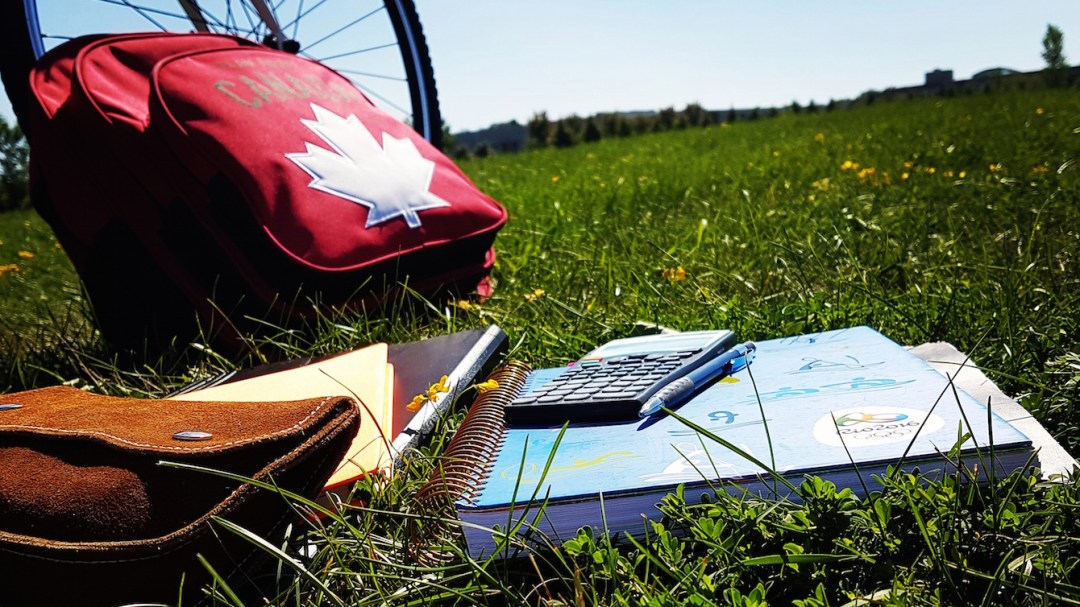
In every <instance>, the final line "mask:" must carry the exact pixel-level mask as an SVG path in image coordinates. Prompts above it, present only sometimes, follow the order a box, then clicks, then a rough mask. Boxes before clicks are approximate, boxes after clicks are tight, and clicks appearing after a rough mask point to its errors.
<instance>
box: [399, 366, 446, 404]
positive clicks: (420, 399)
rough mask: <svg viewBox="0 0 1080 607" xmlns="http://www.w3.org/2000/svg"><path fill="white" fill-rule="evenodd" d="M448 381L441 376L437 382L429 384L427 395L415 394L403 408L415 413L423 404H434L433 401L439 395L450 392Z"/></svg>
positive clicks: (444, 376)
mask: <svg viewBox="0 0 1080 607" xmlns="http://www.w3.org/2000/svg"><path fill="white" fill-rule="evenodd" d="M449 379H450V378H449V377H448V376H446V375H443V376H442V377H441V378H439V381H437V382H435V383H433V384H431V386H430V387H428V389H427V394H417V395H416V396H414V397H413V399H412V400H411V401H410V402H409V404H407V405H405V408H406V409H408V410H409V411H414V412H415V411H419V410H420V407H423V406H424V403H425V402H434V401H435V399H436V398H438V397H439V394H440V393H442V392H449V391H450V382H449Z"/></svg>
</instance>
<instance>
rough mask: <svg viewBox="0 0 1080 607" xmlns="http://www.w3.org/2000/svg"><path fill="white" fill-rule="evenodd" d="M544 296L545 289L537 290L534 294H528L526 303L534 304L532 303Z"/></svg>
mask: <svg viewBox="0 0 1080 607" xmlns="http://www.w3.org/2000/svg"><path fill="white" fill-rule="evenodd" d="M543 296H544V290H543V289H536V290H534V291H533V292H532V293H528V294H527V295H525V301H527V302H529V303H532V302H534V301H536V300H537V299H540V298H541V297H543Z"/></svg>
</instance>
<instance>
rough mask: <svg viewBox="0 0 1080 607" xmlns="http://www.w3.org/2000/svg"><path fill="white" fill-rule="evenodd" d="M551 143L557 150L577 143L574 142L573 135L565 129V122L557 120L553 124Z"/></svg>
mask: <svg viewBox="0 0 1080 607" xmlns="http://www.w3.org/2000/svg"><path fill="white" fill-rule="evenodd" d="M552 142H553V143H554V144H555V147H557V148H568V147H570V146H572V145H574V144H575V143H577V141H575V140H574V135H573V134H572V133H571V132H570V129H569V128H567V126H566V121H565V120H559V121H558V122H556V123H555V136H554V137H553V138H552Z"/></svg>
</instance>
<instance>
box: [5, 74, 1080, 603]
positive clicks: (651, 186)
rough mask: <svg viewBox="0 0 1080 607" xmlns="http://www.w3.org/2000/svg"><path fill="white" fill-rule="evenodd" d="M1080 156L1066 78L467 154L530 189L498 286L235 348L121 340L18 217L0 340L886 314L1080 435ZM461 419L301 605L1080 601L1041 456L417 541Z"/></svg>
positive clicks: (1078, 548)
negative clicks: (508, 545) (623, 533)
mask: <svg viewBox="0 0 1080 607" xmlns="http://www.w3.org/2000/svg"><path fill="white" fill-rule="evenodd" d="M1078 161H1080V96H1077V95H1076V94H1075V91H1045V90H1040V91H1019V92H1011V93H1000V94H996V95H979V96H965V97H956V98H950V99H925V100H915V101H903V102H899V101H898V102H889V103H878V104H875V105H872V106H869V107H863V108H857V109H852V110H847V111H837V112H832V113H817V114H802V115H784V116H781V117H779V118H776V119H768V120H762V121H758V122H744V123H735V124H732V125H728V126H712V127H709V128H706V129H701V130H688V131H681V132H672V133H663V134H655V135H647V136H641V137H636V138H630V139H622V140H605V141H603V142H600V143H599V144H592V145H582V146H578V147H575V148H570V149H565V150H538V151H535V152H529V153H524V154H520V155H513V156H497V157H492V158H487V159H483V160H475V161H469V162H465V163H464V164H463V168H464V169H465V170H466V172H467V173H469V175H470V176H472V178H473V179H474V180H475V181H476V183H477V184H478V185H479V186H480V187H481V188H482V189H484V190H485V191H487V192H488V193H489V194H491V195H492V196H494V197H495V198H496V199H498V200H500V201H501V202H503V203H504V204H505V205H506V206H507V207H508V208H509V210H510V212H511V221H510V223H509V224H508V225H507V227H506V228H505V229H504V230H503V232H502V233H501V234H500V236H499V239H498V242H497V248H498V251H499V260H498V265H497V267H496V270H495V273H494V276H495V278H496V280H497V288H496V291H495V296H494V297H492V298H491V299H489V300H488V301H486V302H484V303H483V304H478V303H476V302H459V303H457V304H452V305H446V306H443V305H441V304H439V305H433V306H431V307H430V308H429V309H428V310H427V311H426V312H425V311H424V310H423V309H421V310H419V311H417V310H416V309H415V308H408V307H405V308H402V309H400V310H398V309H395V310H392V311H391V312H390V313H387V314H385V315H371V316H369V317H366V318H361V317H333V318H328V319H325V320H324V321H323V322H321V323H318V325H317V326H314V327H309V328H308V329H307V330H303V331H299V332H294V333H288V334H282V335H277V336H272V337H271V338H262V339H258V340H253V341H252V346H251V352H250V354H249V355H248V356H247V357H245V358H240V359H234V360H223V359H221V358H219V357H216V356H214V355H213V354H211V353H208V352H207V351H206V350H200V349H193V350H191V351H189V352H182V353H180V354H181V355H180V356H170V357H165V358H162V359H153V360H146V361H143V360H139V361H130V360H124V361H122V362H121V361H119V360H118V359H116V358H113V357H112V356H111V355H110V354H109V353H108V352H107V350H105V349H104V347H103V346H102V345H101V344H100V343H99V341H98V339H97V337H96V336H95V335H94V334H93V332H92V331H90V330H87V327H88V326H90V325H88V324H87V321H85V318H86V317H87V316H88V312H87V307H86V305H85V303H83V302H81V301H80V300H78V288H77V286H76V285H77V282H76V281H75V279H74V275H73V274H72V270H71V269H70V266H68V265H66V264H65V263H63V260H62V258H61V257H60V255H59V252H58V251H57V250H56V249H55V247H54V244H53V240H52V238H51V236H50V235H49V234H48V232H47V230H46V229H44V228H43V227H42V223H41V221H40V220H39V219H37V218H36V217H34V216H32V215H6V216H0V240H2V241H4V244H3V245H2V246H0V265H2V264H4V263H18V264H19V266H20V270H19V271H18V272H9V273H7V274H5V275H4V276H2V277H0V285H2V286H0V299H2V301H3V309H4V310H5V315H4V317H5V319H4V328H5V333H4V335H3V339H2V341H0V348H3V350H2V353H0V356H2V357H3V359H4V362H5V367H4V369H5V370H6V371H7V373H8V375H7V383H8V385H9V388H10V389H20V388H26V387H31V386H35V385H45V384H50V383H56V382H59V381H68V382H71V383H74V384H76V385H86V386H90V387H93V388H94V389H98V390H101V391H103V392H110V393H128V394H150V395H156V394H161V393H163V392H165V391H167V390H168V389H170V388H172V387H174V386H176V385H178V384H181V383H183V382H185V381H189V380H190V379H192V378H194V377H197V376H200V375H204V374H207V373H212V372H215V371H217V370H220V369H224V368H228V367H230V366H235V365H244V364H250V363H251V362H257V361H260V360H268V359H274V358H282V357H286V356H296V355H300V354H304V353H309V352H325V351H332V350H335V349H342V348H346V347H350V346H355V345H359V344H362V343H367V342H370V341H374V340H389V341H402V340H407V339H418V338H421V337H425V336H428V335H432V334H437V333H444V332H448V331H453V330H458V329H463V328H469V327H477V326H483V325H486V324H490V323H497V324H499V325H500V326H502V327H503V328H504V329H505V330H506V331H507V333H508V334H509V335H510V338H511V343H512V344H514V350H513V354H514V356H516V357H518V358H522V359H525V360H527V361H529V362H531V363H533V364H534V365H537V366H551V365H556V364H563V363H565V362H566V361H568V360H570V359H573V358H575V357H577V356H578V355H580V354H581V353H582V352H584V351H585V350H587V349H588V348H590V347H591V346H592V345H594V344H596V343H599V342H602V341H605V340H608V339H611V338H614V337H619V336H623V335H626V334H627V333H629V332H630V331H631V330H632V329H633V325H634V323H636V322H638V321H645V322H652V323H658V324H661V325H665V326H670V327H674V328H678V329H695V328H706V327H728V328H732V329H734V330H736V331H737V332H738V333H739V334H740V335H741V336H743V337H744V338H746V339H766V338H771V337H779V336H784V335H793V334H798V333H803V332H809V331H820V330H825V329H832V328H838V327H846V326H852V325H858V324H868V325H870V326H873V327H875V328H877V329H879V330H881V331H882V332H883V333H885V334H886V335H888V336H890V337H892V338H893V339H895V340H896V341H899V342H901V343H908V344H916V343H921V342H925V341H936V340H947V341H950V342H952V343H953V344H955V345H956V346H957V347H958V348H960V349H961V350H965V351H968V352H970V353H971V354H972V356H973V358H974V360H975V361H976V362H978V364H979V365H981V366H982V367H983V368H984V369H985V370H987V372H988V373H989V374H990V375H991V376H992V377H993V378H994V379H995V380H996V381H997V382H998V383H999V384H1000V385H1001V386H1002V388H1003V389H1004V390H1005V391H1006V392H1007V393H1010V394H1013V395H1017V396H1018V397H1020V400H1021V402H1022V404H1024V405H1025V406H1026V407H1027V408H1028V409H1029V410H1031V411H1032V412H1033V413H1034V414H1035V415H1036V416H1037V417H1038V418H1039V419H1040V420H1041V421H1042V422H1043V423H1044V425H1046V426H1047V428H1048V429H1049V430H1050V431H1051V433H1052V434H1054V435H1055V436H1056V437H1057V438H1058V439H1059V440H1060V441H1061V442H1062V443H1063V444H1064V445H1065V446H1066V448H1067V449H1068V450H1069V451H1070V452H1071V453H1073V454H1076V453H1078V452H1080V419H1078V414H1077V407H1078V400H1080V347H1078V341H1077V337H1076V335H1077V332H1076V327H1077V326H1080V268H1078V265H1077V264H1078V263H1080V163H1078ZM856 163H857V165H858V167H857V168H856V167H855V166H854V164H856ZM871 169H872V171H871ZM26 222H29V223H26ZM26 226H29V228H27V227H26ZM18 250H28V251H32V252H34V253H35V257H34V259H30V260H24V259H22V258H18V257H17V251H18ZM680 268H681V272H680V270H679V269H680ZM665 271H666V272H665ZM680 277H681V278H680ZM42 294H44V299H42ZM459 417H460V416H457V417H453V418H451V419H448V420H446V423H445V424H444V425H443V426H441V427H440V428H439V430H438V432H437V433H436V435H435V437H434V438H433V441H432V443H431V445H430V446H428V447H427V448H425V450H424V451H423V452H422V453H418V454H416V456H414V457H412V458H410V459H409V461H408V466H407V468H406V470H405V471H404V473H403V474H401V475H399V476H398V477H395V478H394V479H393V480H392V481H389V482H375V481H372V485H371V486H369V487H367V489H369V490H370V491H372V492H373V498H372V500H371V503H370V504H369V506H368V508H366V509H363V510H359V511H355V512H349V513H348V516H347V517H346V519H345V520H343V521H342V522H341V523H336V524H331V525H330V526H329V527H328V528H326V529H324V530H322V531H321V532H319V533H318V534H317V538H318V539H316V540H315V541H316V545H317V546H318V547H319V552H318V554H317V555H316V556H315V557H313V558H310V559H307V560H305V563H306V564H305V566H306V567H307V570H308V571H310V572H312V573H313V576H314V578H315V579H317V580H321V581H320V583H318V584H316V583H313V582H312V581H311V578H310V577H305V576H303V575H301V576H299V577H296V578H290V579H291V581H289V582H288V583H285V582H283V584H284V585H283V588H282V592H285V593H286V594H287V595H288V596H287V598H282V599H280V600H281V601H282V602H288V603H289V604H297V603H299V604H304V603H305V602H312V603H314V602H317V601H318V600H320V599H317V597H318V596H320V595H319V593H320V592H321V593H325V592H332V593H334V594H335V595H336V596H338V597H340V598H341V599H342V601H344V602H345V603H346V604H368V603H378V602H381V601H385V602H389V603H394V604H398V603H410V602H416V603H419V602H423V601H426V600H440V601H443V602H447V603H465V604H469V603H481V604H519V603H522V602H524V603H530V604H538V603H540V604H547V605H561V604H611V605H623V604H632V605H653V604H656V605H660V604H676V603H685V604H708V603H710V602H715V603H721V604H729V605H753V604H761V603H762V602H764V601H768V602H769V603H771V604H778V605H779V604H791V603H794V604H798V605H804V606H806V607H812V606H817V605H845V604H854V603H850V602H852V601H862V603H860V604H940V603H947V604H973V603H974V604H984V605H997V604H1020V605H1029V604H1030V605H1036V604H1038V605H1041V604H1061V603H1077V602H1080V587H1078V586H1080V584H1078V582H1077V580H1078V579H1080V571H1078V570H1077V566H1078V564H1080V516H1078V515H1080V490H1078V489H1077V485H1076V483H1075V482H1073V483H1069V484H1064V485H1044V484H1041V483H1038V482H1036V480H1035V479H1033V478H1030V477H1024V476H1013V477H1010V478H1008V479H1001V480H999V481H998V482H996V483H993V484H991V485H989V486H983V487H980V486H976V485H970V484H962V483H960V482H959V481H958V480H957V479H948V480H946V481H944V482H940V483H931V484H924V483H920V482H919V481H918V480H917V479H915V478H914V477H908V476H898V477H897V478H894V479H892V480H890V481H888V482H887V483H886V484H885V486H884V487H882V489H881V491H880V492H879V493H878V494H876V496H875V499H872V500H859V499H856V498H854V497H853V496H851V495H850V494H849V493H847V492H845V491H837V490H836V489H835V488H834V487H831V486H828V485H825V484H822V483H820V482H818V481H816V480H813V479H811V480H809V481H807V483H806V484H805V485H804V487H803V494H804V498H805V501H804V503H802V504H800V505H795V504H789V503H782V504H775V503H768V502H761V501H756V500H749V499H747V500H743V499H737V498H730V497H727V496H725V495H718V496H716V498H715V500H712V501H710V502H708V503H703V504H696V503H695V504H686V503H683V502H682V501H681V500H680V499H679V497H678V496H674V497H672V498H670V499H669V500H668V501H667V502H666V503H665V511H666V512H667V514H668V517H667V518H666V519H665V520H664V521H663V522H662V523H657V524H656V525H655V526H653V528H652V532H651V533H650V535H649V537H647V538H645V539H643V540H641V541H640V543H639V544H638V545H636V546H623V547H612V546H610V545H609V544H608V543H607V542H606V541H605V540H604V539H603V538H602V537H594V536H591V535H588V534H584V535H581V536H579V537H578V538H577V539H575V540H573V541H571V542H569V543H568V544H566V545H565V546H564V547H563V548H562V549H561V550H558V551H552V552H537V553H534V554H533V555H532V556H531V558H529V559H526V560H525V561H523V562H517V563H509V564H506V563H477V562H473V561H470V560H468V559H467V558H464V557H463V556H458V557H457V558H453V559H450V560H449V561H448V562H446V563H444V564H441V565H437V566H436V565H420V564H418V563H417V561H416V560H415V558H414V556H415V555H413V554H411V553H410V551H409V547H410V543H411V539H410V537H412V536H410V532H411V531H416V529H417V527H419V528H420V529H421V530H423V529H425V528H430V527H433V526H434V527H438V526H440V525H441V524H442V523H443V522H441V521H438V520H435V519H431V518H426V519H425V518H420V519H414V518H410V517H411V516H412V515H415V514H416V513H417V511H416V508H417V505H416V504H414V503H412V502H411V501H410V495H411V494H412V492H413V491H415V489H416V488H417V487H418V486H419V485H420V484H421V483H423V482H424V481H426V480H427V476H428V474H430V472H431V469H432V465H433V462H434V461H435V460H436V458H437V455H438V453H439V452H440V449H441V448H442V446H443V445H444V444H445V441H446V438H447V436H448V435H449V433H450V432H451V431H452V429H453V427H454V424H455V423H456V421H457V420H458V419H459ZM1074 480H1075V479H1074ZM867 482H868V483H873V481H872V480H871V479H867ZM346 522H347V523H348V524H346ZM448 549H449V550H450V551H451V552H453V551H454V550H458V551H460V547H456V546H454V545H451V546H449V547H448ZM320 586H321V587H320ZM321 600H322V601H323V602H327V603H329V602H331V601H329V600H327V599H326V598H325V596H323V598H322V599H321Z"/></svg>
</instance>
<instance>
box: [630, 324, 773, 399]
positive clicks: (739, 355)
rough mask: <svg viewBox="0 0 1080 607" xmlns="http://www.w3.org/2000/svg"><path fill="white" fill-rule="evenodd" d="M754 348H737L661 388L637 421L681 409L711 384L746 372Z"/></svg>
mask: <svg viewBox="0 0 1080 607" xmlns="http://www.w3.org/2000/svg"><path fill="white" fill-rule="evenodd" d="M756 351H757V346H755V345H754V343H753V342H749V341H748V342H746V343H744V344H739V345H737V346H735V347H734V348H732V349H730V350H728V351H727V352H724V353H723V354H720V355H718V356H717V357H716V358H713V359H712V360H710V361H708V362H706V363H705V364H703V365H701V366H700V367H698V368H697V369H694V370H693V371H691V372H689V373H687V374H686V375H684V376H682V377H680V378H679V379H676V380H675V381H673V382H671V383H670V384H668V385H666V386H664V387H663V388H661V389H660V391H659V392H657V393H656V394H654V395H653V396H652V398H650V399H649V400H648V401H646V403H645V405H644V406H643V407H641V411H638V417H649V416H650V415H652V414H654V413H656V412H657V411H659V410H660V408H661V407H667V408H669V409H670V408H672V407H675V406H678V405H681V404H682V403H683V402H684V401H685V400H686V399H687V398H688V397H689V396H690V395H691V394H693V393H694V391H695V390H697V389H698V388H700V387H701V386H704V385H705V384H707V383H709V382H710V381H712V380H714V379H716V378H718V377H721V376H726V375H731V374H733V373H735V372H737V371H740V370H742V369H744V368H746V367H747V366H748V365H749V364H750V363H751V361H753V360H754V353H755V352H756Z"/></svg>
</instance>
